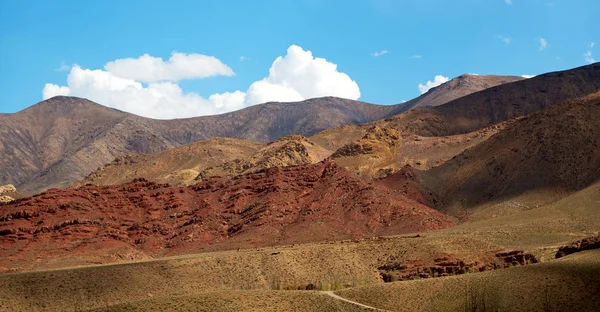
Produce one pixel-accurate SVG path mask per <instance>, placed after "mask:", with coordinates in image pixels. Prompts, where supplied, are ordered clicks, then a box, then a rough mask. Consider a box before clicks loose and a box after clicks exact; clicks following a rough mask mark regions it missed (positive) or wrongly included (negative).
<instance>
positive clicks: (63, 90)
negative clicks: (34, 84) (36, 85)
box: [42, 83, 71, 100]
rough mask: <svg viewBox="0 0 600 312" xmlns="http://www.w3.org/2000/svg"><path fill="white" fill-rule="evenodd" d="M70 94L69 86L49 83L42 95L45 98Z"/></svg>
mask: <svg viewBox="0 0 600 312" xmlns="http://www.w3.org/2000/svg"><path fill="white" fill-rule="evenodd" d="M70 94H71V89H69V87H61V86H57V85H55V84H51V83H47V84H46V85H45V86H44V89H43V90H42V96H43V97H44V100H45V99H49V98H51V97H54V96H59V95H70Z"/></svg>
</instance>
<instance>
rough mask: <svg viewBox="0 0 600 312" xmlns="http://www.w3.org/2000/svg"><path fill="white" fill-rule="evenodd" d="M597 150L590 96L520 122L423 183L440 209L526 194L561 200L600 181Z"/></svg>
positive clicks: (596, 117)
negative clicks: (530, 193) (558, 196)
mask: <svg viewBox="0 0 600 312" xmlns="http://www.w3.org/2000/svg"><path fill="white" fill-rule="evenodd" d="M599 146H600V92H596V93H594V94H591V95H589V96H587V97H584V98H581V99H577V100H571V101H567V102H565V103H562V104H558V105H553V106H551V107H549V108H547V109H544V110H541V111H538V112H536V113H533V114H531V115H529V116H526V117H524V118H521V119H519V120H517V121H516V122H514V123H513V124H510V125H509V126H507V127H506V129H504V130H503V131H500V132H499V133H498V134H496V135H494V136H492V137H491V138H490V139H488V140H486V141H484V142H482V143H481V144H479V145H477V146H475V147H473V148H470V149H467V150H466V151H464V152H463V153H461V154H460V155H458V156H456V157H455V158H453V159H452V160H450V161H448V162H446V163H444V164H443V165H441V166H439V167H436V168H433V169H431V170H429V171H427V172H426V173H425V174H424V175H423V178H424V179H425V180H426V181H427V185H429V186H431V187H432V189H433V190H434V193H436V194H437V195H438V196H437V197H438V199H439V200H440V204H441V207H445V208H448V207H452V206H458V207H464V208H468V207H471V206H475V205H478V204H482V203H485V202H488V201H490V200H492V199H504V200H507V199H509V198H511V197H513V196H517V195H520V194H524V193H527V192H541V191H544V192H546V193H548V194H552V193H557V194H561V193H565V194H566V193H569V192H571V191H574V190H579V189H582V188H584V187H586V186H588V185H590V184H591V183H592V182H594V181H596V180H597V179H598V178H600V149H599V148H598V147H599ZM544 197H545V198H546V199H547V200H553V198H552V197H550V196H547V195H546V196H544Z"/></svg>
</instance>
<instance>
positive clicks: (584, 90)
mask: <svg viewBox="0 0 600 312" xmlns="http://www.w3.org/2000/svg"><path fill="white" fill-rule="evenodd" d="M598 90H600V63H594V64H591V65H587V66H582V67H579V68H575V69H571V70H566V71H559V72H552V73H547V74H543V75H539V76H536V77H534V78H530V79H525V80H521V81H518V82H514V83H508V84H503V85H499V86H495V87H491V88H488V89H485V90H483V91H480V92H476V93H473V94H469V95H467V96H464V97H461V98H459V99H456V100H454V101H451V102H448V103H446V104H444V105H441V106H436V107H432V108H421V109H413V110H410V111H408V112H406V113H404V114H400V115H398V116H395V117H393V118H391V119H390V120H389V121H390V122H393V123H395V124H398V125H399V129H398V130H400V132H401V133H407V132H408V133H414V134H418V135H422V136H444V135H453V134H460V133H468V132H472V131H474V130H477V129H482V128H485V127H488V126H491V125H494V124H498V123H500V122H502V121H505V120H510V119H512V118H515V117H520V116H526V115H529V114H531V113H533V112H536V111H538V110H541V109H544V108H547V107H550V106H552V105H554V104H560V103H562V102H565V101H568V100H574V99H577V98H580V97H583V96H586V95H588V94H591V93H594V92H597V91H598Z"/></svg>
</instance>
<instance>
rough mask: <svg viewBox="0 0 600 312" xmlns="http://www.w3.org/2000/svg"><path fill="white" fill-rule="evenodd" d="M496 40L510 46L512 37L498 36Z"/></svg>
mask: <svg viewBox="0 0 600 312" xmlns="http://www.w3.org/2000/svg"><path fill="white" fill-rule="evenodd" d="M496 38H498V39H500V40H501V41H502V42H504V43H505V44H510V42H511V41H512V39H511V38H510V37H505V36H502V35H496Z"/></svg>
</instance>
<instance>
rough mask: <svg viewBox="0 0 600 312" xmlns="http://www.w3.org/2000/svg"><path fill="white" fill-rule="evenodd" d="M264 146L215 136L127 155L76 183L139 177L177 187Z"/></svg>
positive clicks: (99, 183)
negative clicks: (206, 171)
mask: <svg viewBox="0 0 600 312" xmlns="http://www.w3.org/2000/svg"><path fill="white" fill-rule="evenodd" d="M261 147H263V144H261V143H254V142H250V141H243V140H237V139H229V138H215V139H210V140H204V141H199V142H195V143H191V144H187V145H182V146H179V147H174V148H171V149H168V150H166V151H163V152H159V153H155V154H130V155H125V156H121V157H118V158H116V159H115V160H113V161H112V162H111V163H109V164H106V165H104V166H103V167H100V168H98V169H97V170H96V171H94V172H92V173H91V174H90V175H88V176H87V177H85V179H83V180H82V181H80V182H77V183H76V184H75V185H74V186H75V187H79V186H83V185H85V184H93V185H114V184H123V183H128V182H131V181H132V180H134V179H136V178H143V179H146V180H149V181H153V182H157V183H168V184H171V185H174V186H182V185H188V184H190V183H191V182H193V181H194V179H195V178H196V177H197V176H198V174H199V173H200V172H201V171H203V170H204V169H206V168H210V167H213V166H216V165H219V164H222V163H223V162H228V161H232V160H234V159H236V158H238V157H240V158H246V157H249V156H250V155H252V154H254V153H255V152H257V151H258V150H259V149H260V148H261Z"/></svg>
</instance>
